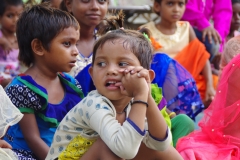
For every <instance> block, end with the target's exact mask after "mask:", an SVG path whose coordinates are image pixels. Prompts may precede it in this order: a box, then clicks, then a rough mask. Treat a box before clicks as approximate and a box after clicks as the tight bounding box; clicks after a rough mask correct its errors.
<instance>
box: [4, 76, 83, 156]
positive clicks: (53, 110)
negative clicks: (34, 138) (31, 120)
mask: <svg viewBox="0 0 240 160" xmlns="http://www.w3.org/2000/svg"><path fill="white" fill-rule="evenodd" d="M59 78H60V81H61V82H62V85H63V87H64V89H65V95H64V98H63V100H62V101H61V102H60V103H59V104H50V103H48V94H47V90H46V89H45V88H43V87H42V86H40V85H38V84H37V83H36V82H35V81H34V80H33V79H32V78H31V77H30V76H28V75H19V76H17V77H16V78H15V79H14V80H13V81H12V83H10V84H9V85H8V86H7V87H6V93H7V95H8V96H9V98H10V99H11V101H12V103H13V104H14V105H15V106H16V107H17V108H19V110H20V111H21V112H23V113H32V114H35V117H36V120H37V125H38V128H39V132H40V137H41V138H42V140H43V141H44V142H45V143H46V144H47V145H48V146H50V145H51V142H52V138H53V135H54V133H55V131H56V128H57V126H58V124H59V123H60V122H61V120H62V119H63V118H64V117H65V115H66V114H67V113H68V112H69V111H70V110H71V109H72V108H73V107H74V106H75V105H76V104H77V103H79V102H80V101H81V99H82V97H83V93H82V91H81V87H80V85H79V84H78V82H77V81H76V80H75V79H74V78H72V77H71V76H69V75H67V74H64V73H61V74H59ZM29 136H31V135H29ZM5 140H6V141H7V142H8V143H9V144H11V145H12V147H13V149H23V150H28V151H30V148H29V147H28V145H27V143H26V142H25V139H24V137H23V135H22V132H21V129H20V126H19V125H18V124H16V125H14V126H12V127H10V129H9V130H8V132H7V134H6V136H5Z"/></svg>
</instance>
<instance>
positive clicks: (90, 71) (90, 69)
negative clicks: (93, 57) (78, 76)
mask: <svg viewBox="0 0 240 160" xmlns="http://www.w3.org/2000/svg"><path fill="white" fill-rule="evenodd" d="M88 73H89V74H90V76H91V78H92V81H93V84H94V79H93V68H92V66H90V67H89V68H88ZM94 85H95V84H94Z"/></svg>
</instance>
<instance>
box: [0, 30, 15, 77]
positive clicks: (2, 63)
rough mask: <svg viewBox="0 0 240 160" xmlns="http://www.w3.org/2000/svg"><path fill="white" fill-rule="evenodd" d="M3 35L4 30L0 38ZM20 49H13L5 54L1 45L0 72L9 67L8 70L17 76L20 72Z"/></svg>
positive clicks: (0, 32) (0, 33)
mask: <svg viewBox="0 0 240 160" xmlns="http://www.w3.org/2000/svg"><path fill="white" fill-rule="evenodd" d="M2 37H3V34H2V31H1V30H0V38H2ZM18 53H19V49H12V50H11V51H10V52H9V54H8V55H5V53H4V51H3V49H2V47H1V46H0V72H5V71H6V67H8V69H9V70H8V72H9V74H11V75H12V76H15V75H16V74H18V72H19V61H18Z"/></svg>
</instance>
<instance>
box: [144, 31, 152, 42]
mask: <svg viewBox="0 0 240 160" xmlns="http://www.w3.org/2000/svg"><path fill="white" fill-rule="evenodd" d="M143 36H144V37H145V38H147V39H148V40H149V41H150V42H151V39H150V38H149V37H148V35H147V34H146V33H143Z"/></svg>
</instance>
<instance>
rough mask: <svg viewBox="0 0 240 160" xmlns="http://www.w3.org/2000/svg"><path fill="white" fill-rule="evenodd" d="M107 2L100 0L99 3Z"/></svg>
mask: <svg viewBox="0 0 240 160" xmlns="http://www.w3.org/2000/svg"><path fill="white" fill-rule="evenodd" d="M106 1H107V0H98V2H99V3H104V2H106Z"/></svg>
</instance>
